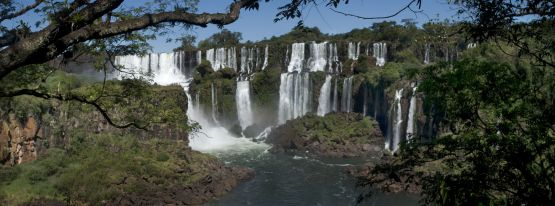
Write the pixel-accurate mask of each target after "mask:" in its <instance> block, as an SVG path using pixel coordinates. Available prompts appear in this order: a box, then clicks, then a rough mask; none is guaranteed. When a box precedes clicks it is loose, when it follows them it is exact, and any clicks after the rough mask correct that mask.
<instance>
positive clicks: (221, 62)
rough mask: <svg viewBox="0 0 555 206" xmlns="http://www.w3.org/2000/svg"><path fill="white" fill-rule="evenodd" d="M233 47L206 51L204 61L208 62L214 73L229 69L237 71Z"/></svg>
mask: <svg viewBox="0 0 555 206" xmlns="http://www.w3.org/2000/svg"><path fill="white" fill-rule="evenodd" d="M236 56H237V55H236V53H235V47H231V48H228V49H226V48H217V49H209V50H206V60H207V61H209V62H210V64H211V65H212V68H213V69H214V71H218V70H220V69H222V68H225V67H229V68H232V69H237V59H236Z"/></svg>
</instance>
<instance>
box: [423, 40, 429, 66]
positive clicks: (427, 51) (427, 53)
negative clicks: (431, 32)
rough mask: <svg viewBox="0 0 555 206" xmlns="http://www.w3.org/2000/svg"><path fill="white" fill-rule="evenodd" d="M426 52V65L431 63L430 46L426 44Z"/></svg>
mask: <svg viewBox="0 0 555 206" xmlns="http://www.w3.org/2000/svg"><path fill="white" fill-rule="evenodd" d="M425 47H426V50H425V51H424V64H429V63H430V44H426V46H425Z"/></svg>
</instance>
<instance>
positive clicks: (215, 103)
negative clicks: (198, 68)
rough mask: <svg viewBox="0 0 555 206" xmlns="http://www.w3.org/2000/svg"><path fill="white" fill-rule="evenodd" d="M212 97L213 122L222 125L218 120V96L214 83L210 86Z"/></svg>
mask: <svg viewBox="0 0 555 206" xmlns="http://www.w3.org/2000/svg"><path fill="white" fill-rule="evenodd" d="M210 95H211V96H210V97H211V99H212V102H211V103H212V108H211V111H212V121H214V123H215V124H216V125H220V123H219V122H218V118H217V113H218V95H217V94H216V88H214V83H212V84H210Z"/></svg>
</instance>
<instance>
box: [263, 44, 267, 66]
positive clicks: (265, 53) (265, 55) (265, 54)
mask: <svg viewBox="0 0 555 206" xmlns="http://www.w3.org/2000/svg"><path fill="white" fill-rule="evenodd" d="M266 67H268V45H266V47H265V48H264V64H262V71H264V69H266Z"/></svg>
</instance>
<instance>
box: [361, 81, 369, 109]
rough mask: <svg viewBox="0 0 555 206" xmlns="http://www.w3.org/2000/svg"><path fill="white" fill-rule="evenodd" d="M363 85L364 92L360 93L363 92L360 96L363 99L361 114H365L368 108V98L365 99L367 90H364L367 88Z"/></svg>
mask: <svg viewBox="0 0 555 206" xmlns="http://www.w3.org/2000/svg"><path fill="white" fill-rule="evenodd" d="M363 87H364V92H363V93H362V94H363V97H362V100H363V101H362V115H363V116H366V113H367V112H368V111H367V110H368V108H367V104H368V100H367V97H368V91H366V90H367V88H366V85H364V86H363Z"/></svg>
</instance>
